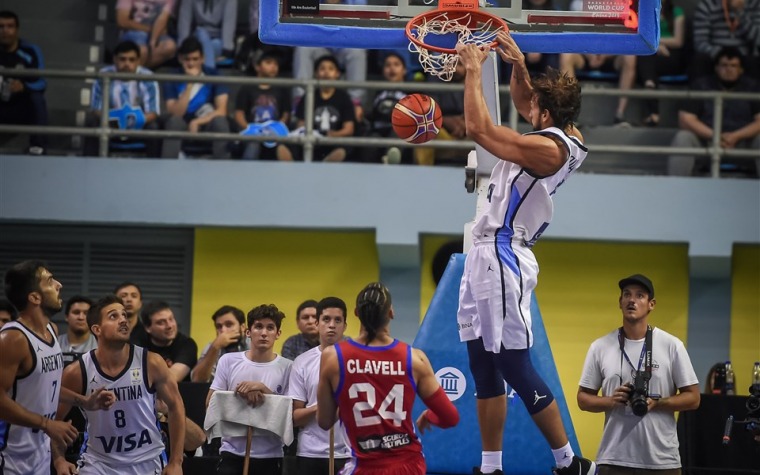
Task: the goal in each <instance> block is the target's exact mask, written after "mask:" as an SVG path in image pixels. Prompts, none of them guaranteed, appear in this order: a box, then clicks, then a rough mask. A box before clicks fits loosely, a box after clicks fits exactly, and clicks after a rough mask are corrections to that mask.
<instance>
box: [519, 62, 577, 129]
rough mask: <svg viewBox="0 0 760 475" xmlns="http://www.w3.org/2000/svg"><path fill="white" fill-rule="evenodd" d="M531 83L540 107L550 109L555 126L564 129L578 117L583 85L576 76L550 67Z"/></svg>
mask: <svg viewBox="0 0 760 475" xmlns="http://www.w3.org/2000/svg"><path fill="white" fill-rule="evenodd" d="M531 84H532V86H533V93H534V94H535V95H536V100H537V101H538V107H539V108H540V109H541V110H548V111H549V115H550V116H551V118H552V120H553V121H554V126H555V127H557V128H560V129H563V130H564V129H565V128H566V127H567V126H568V125H570V124H572V123H573V122H574V121H575V119H577V118H578V114H580V112H581V86H580V84H579V83H578V80H577V79H576V78H574V77H570V76H569V75H567V74H566V73H563V72H560V71H558V70H556V69H552V68H548V69H547V71H546V73H545V74H542V75H541V76H539V77H537V78H535V79H533V81H532V82H531Z"/></svg>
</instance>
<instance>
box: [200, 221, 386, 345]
mask: <svg viewBox="0 0 760 475" xmlns="http://www.w3.org/2000/svg"><path fill="white" fill-rule="evenodd" d="M379 275H380V271H379V265H378V258H377V247H376V244H375V235H374V233H372V232H339V231H334V232H333V231H330V232H328V231H292V230H288V231H279V230H241V229H226V228H224V229H220V228H199V229H197V230H196V231H195V254H194V262H193V297H192V318H191V324H190V334H191V335H192V337H193V338H194V339H195V341H196V342H197V343H198V349H199V350H200V349H202V348H203V346H205V345H206V343H208V342H209V341H211V340H212V339H213V338H214V336H215V333H214V326H213V324H212V322H211V315H212V314H213V313H214V311H216V309H218V308H219V307H221V306H222V305H234V306H237V307H239V308H241V309H242V310H243V311H244V312H245V313H246V314H247V313H248V311H249V310H250V309H251V308H253V307H255V306H257V305H261V304H264V303H267V304H268V303H274V304H275V305H277V306H278V307H279V308H280V310H282V311H283V312H284V313H285V316H286V319H285V320H284V321H283V324H282V336H281V337H280V339H279V340H278V341H277V343H276V344H275V351H279V350H280V348H281V347H282V343H283V342H284V341H285V339H286V338H287V337H288V336H290V335H293V334H295V333H297V332H298V330H297V329H296V324H295V311H296V309H297V307H298V305H299V304H300V303H301V302H303V301H304V300H306V299H315V300H320V299H321V298H324V297H327V296H336V297H340V298H342V299H343V300H345V301H346V305H347V307H348V312H349V318H348V330H347V334H349V335H356V334H357V333H358V330H359V322H358V320H357V319H356V318H355V317H353V309H354V302H355V301H356V294H357V293H358V292H359V291H360V290H361V288H362V287H363V286H364V285H365V284H366V283H368V282H371V281H375V280H378V278H379Z"/></svg>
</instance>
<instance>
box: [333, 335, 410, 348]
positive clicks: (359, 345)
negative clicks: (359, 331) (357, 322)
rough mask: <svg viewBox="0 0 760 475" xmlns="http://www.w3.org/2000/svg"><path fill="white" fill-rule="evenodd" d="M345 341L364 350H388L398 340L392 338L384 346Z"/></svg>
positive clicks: (396, 343)
mask: <svg viewBox="0 0 760 475" xmlns="http://www.w3.org/2000/svg"><path fill="white" fill-rule="evenodd" d="M346 343H348V344H349V345H351V346H355V347H357V348H360V349H362V350H365V351H385V350H390V349H392V348H394V347H395V346H396V345H398V343H399V341H398V340H397V339H395V338H394V339H393V341H392V342H390V343H388V344H387V345H385V346H369V345H362V344H361V343H359V342H358V341H356V340H346ZM336 348H337V346H336Z"/></svg>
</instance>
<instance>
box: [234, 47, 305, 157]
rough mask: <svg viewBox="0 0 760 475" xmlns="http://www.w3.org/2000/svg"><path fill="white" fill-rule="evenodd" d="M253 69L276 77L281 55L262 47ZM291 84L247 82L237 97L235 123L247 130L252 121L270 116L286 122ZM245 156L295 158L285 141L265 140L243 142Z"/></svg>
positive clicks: (267, 75)
mask: <svg viewBox="0 0 760 475" xmlns="http://www.w3.org/2000/svg"><path fill="white" fill-rule="evenodd" d="M254 69H255V70H256V75H257V76H258V77H259V78H276V77H277V76H278V74H279V71H280V60H279V56H278V55H276V54H274V53H271V52H269V51H262V52H261V55H260V56H259V57H258V58H257V59H256V60H255V65H254ZM290 96H291V90H290V88H285V87H278V86H270V85H269V84H256V85H245V86H243V87H241V88H240V90H239V91H238V94H237V98H236V99H235V125H237V127H238V128H239V130H245V129H246V128H247V127H248V125H249V124H261V123H262V122H267V121H270V120H275V121H281V122H283V123H285V124H287V123H288V122H289V120H290V108H291V106H290ZM244 143H245V148H244V149H243V160H258V159H262V160H275V159H276V160H285V161H292V160H293V155H292V154H291V153H290V149H289V148H288V147H287V146H286V145H285V144H277V145H276V146H274V147H270V146H268V145H265V143H264V142H244Z"/></svg>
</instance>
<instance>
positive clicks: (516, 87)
mask: <svg viewBox="0 0 760 475" xmlns="http://www.w3.org/2000/svg"><path fill="white" fill-rule="evenodd" d="M496 41H497V42H498V43H499V47H498V48H496V53H498V55H499V56H500V57H501V59H503V60H504V61H506V62H507V63H509V64H511V65H512V78H511V79H510V82H509V94H510V96H512V102H513V103H514V104H515V108H516V109H517V112H519V113H520V115H521V116H522V117H523V119H525V120H527V121H530V101H531V99H532V98H533V86H532V85H531V83H530V73H528V68H527V66H525V55H524V54H523V53H522V51H520V48H519V47H518V46H517V43H515V40H514V39H512V35H510V34H509V32H508V31H500V32H498V33H497V34H496Z"/></svg>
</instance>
